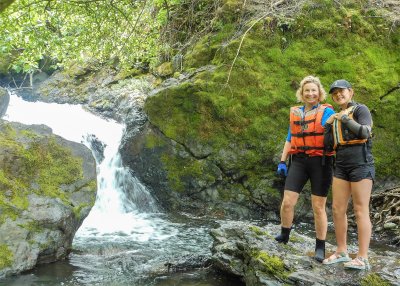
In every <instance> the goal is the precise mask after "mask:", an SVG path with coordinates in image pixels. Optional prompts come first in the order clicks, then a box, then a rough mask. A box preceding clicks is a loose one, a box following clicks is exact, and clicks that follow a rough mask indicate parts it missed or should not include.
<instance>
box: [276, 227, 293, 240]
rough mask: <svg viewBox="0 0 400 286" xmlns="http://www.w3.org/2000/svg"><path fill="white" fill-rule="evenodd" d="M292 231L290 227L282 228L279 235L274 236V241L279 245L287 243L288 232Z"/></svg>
mask: <svg viewBox="0 0 400 286" xmlns="http://www.w3.org/2000/svg"><path fill="white" fill-rule="evenodd" d="M291 230H292V228H291V227H282V228H281V234H279V235H277V236H275V240H276V241H277V242H279V243H284V244H286V243H288V241H289V235H290V231H291Z"/></svg>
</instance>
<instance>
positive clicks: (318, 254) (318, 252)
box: [314, 238, 325, 262]
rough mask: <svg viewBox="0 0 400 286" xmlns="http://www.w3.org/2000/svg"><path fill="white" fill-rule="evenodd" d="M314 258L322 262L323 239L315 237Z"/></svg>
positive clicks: (323, 252) (323, 251)
mask: <svg viewBox="0 0 400 286" xmlns="http://www.w3.org/2000/svg"><path fill="white" fill-rule="evenodd" d="M314 259H315V260H317V261H318V262H322V261H323V260H324V259H325V240H321V239H318V238H316V239H315V255H314Z"/></svg>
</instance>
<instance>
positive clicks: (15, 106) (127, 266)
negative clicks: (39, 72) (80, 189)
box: [0, 94, 225, 286]
mask: <svg viewBox="0 0 400 286" xmlns="http://www.w3.org/2000/svg"><path fill="white" fill-rule="evenodd" d="M2 119H4V120H7V121H15V122H20V123H23V124H27V125H31V124H45V125H47V126H49V127H50V128H52V130H53V133H54V134H57V135H59V136H61V137H63V138H65V139H67V140H70V141H75V142H82V143H84V144H85V145H86V146H88V147H89V148H92V152H93V155H94V157H95V158H97V157H98V158H97V159H96V160H98V161H99V162H98V164H97V198H96V202H95V205H94V206H93V208H92V210H91V211H90V213H89V215H88V217H86V219H85V220H84V222H83V224H82V226H81V227H80V228H79V230H78V231H77V233H76V234H75V237H74V241H73V251H72V253H71V254H70V255H69V257H68V263H67V265H65V264H63V263H62V262H59V263H54V264H48V265H45V266H43V268H38V269H37V270H36V271H35V272H34V273H35V274H34V275H31V274H29V273H28V274H22V275H21V276H18V277H16V278H10V279H9V280H7V281H5V282H4V283H6V284H2V282H1V280H0V285H32V286H33V285H39V284H40V281H45V282H46V283H47V282H48V281H52V282H51V283H52V284H51V285H136V286H149V285H158V282H157V281H159V283H161V284H160V285H172V284H168V283H169V282H168V280H169V279H170V278H169V277H168V276H165V274H163V275H162V277H161V278H155V276H154V273H155V270H157V269H161V270H162V269H163V267H165V263H166V262H168V261H171V260H176V259H178V258H180V257H186V256H188V255H189V257H192V255H200V256H202V255H210V251H209V245H210V244H211V240H210V239H211V238H210V236H209V235H208V229H209V227H208V226H206V225H203V223H202V222H201V221H196V220H195V219H190V218H186V219H184V220H182V218H180V219H178V222H173V221H171V218H170V217H169V216H168V215H167V214H164V213H161V212H160V211H159V210H158V209H157V206H156V204H155V203H154V199H153V198H152V196H151V195H150V193H149V192H148V190H147V189H146V188H145V186H144V185H142V184H141V183H140V182H139V181H138V179H137V178H136V177H135V176H133V175H132V174H131V172H130V170H129V169H128V168H125V167H124V166H123V165H122V163H121V156H120V154H119V152H118V148H119V144H120V141H121V137H122V135H123V131H124V126H122V125H121V124H118V123H117V122H115V121H112V120H104V119H102V118H100V117H97V116H95V115H93V114H92V113H90V112H87V111H85V110H84V109H83V108H82V107H81V106H79V105H69V104H56V103H42V102H27V101H24V100H22V99H21V98H19V97H17V96H16V95H14V94H11V98H10V103H9V106H8V109H7V113H6V115H5V116H4V117H3V118H2ZM93 138H95V143H99V144H100V145H103V146H105V148H104V152H103V153H104V159H103V160H101V158H100V157H101V156H99V152H98V150H97V149H96V146H98V145H96V144H94V145H93V142H94V141H93ZM99 141H100V142H99ZM60 267H61V269H63V271H59V269H60ZM71 269H73V270H71ZM42 271H43V272H42ZM161 273H163V272H162V271H161ZM188 275H189V277H190V278H188V277H186V278H182V279H189V281H190V280H191V279H193V281H194V282H193V283H194V284H190V283H189V282H185V285H198V284H197V282H198V281H202V280H203V279H204V278H202V277H200V278H196V275H195V276H192V274H188ZM41 279H43V280H41ZM175 279H178V280H179V278H177V277H176V276H174V277H171V281H173V282H171V283H175V282H174V280H175ZM163 281H164V282H165V283H167V284H163V283H164V282H163ZM186 281H187V280H186ZM13 283H15V284H13ZM30 283H31V284H30ZM36 283H39V284H36ZM46 283H45V284H46ZM63 283H64V284H63ZM132 283H133V284H132ZM221 283H223V282H221ZM40 285H42V284H40ZM46 285H49V284H46ZM174 285H175V284H174ZM209 285H225V284H219V282H218V283H217V284H209Z"/></svg>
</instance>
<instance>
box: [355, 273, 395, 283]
mask: <svg viewBox="0 0 400 286" xmlns="http://www.w3.org/2000/svg"><path fill="white" fill-rule="evenodd" d="M389 285H391V284H390V283H389V282H387V281H386V280H384V279H382V278H381V277H380V276H379V275H378V274H376V273H370V274H368V275H367V276H365V277H363V279H362V280H361V286H389Z"/></svg>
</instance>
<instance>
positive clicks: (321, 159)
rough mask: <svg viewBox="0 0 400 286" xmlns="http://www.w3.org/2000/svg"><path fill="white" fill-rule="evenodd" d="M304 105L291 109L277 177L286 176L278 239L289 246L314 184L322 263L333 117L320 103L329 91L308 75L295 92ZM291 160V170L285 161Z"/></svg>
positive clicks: (318, 255) (318, 257) (317, 256)
mask: <svg viewBox="0 0 400 286" xmlns="http://www.w3.org/2000/svg"><path fill="white" fill-rule="evenodd" d="M296 97H297V99H298V100H299V101H300V102H302V103H303V104H302V105H300V106H294V107H292V108H291V109H290V127H289V133H288V136H287V138H286V142H285V145H284V148H283V151H282V156H281V162H280V163H279V165H278V171H277V172H278V174H280V175H284V176H287V177H286V180H285V190H284V195H283V200H282V205H281V209H280V215H281V233H280V234H279V235H278V236H276V237H275V240H276V241H278V242H280V243H287V242H288V241H289V235H290V231H291V228H292V223H293V218H294V209H295V206H296V203H297V200H298V198H299V195H300V193H301V191H302V190H303V187H304V185H305V184H306V182H307V181H308V180H310V182H311V203H312V209H313V213H314V224H315V232H316V242H315V256H314V258H315V259H316V260H317V261H319V262H322V261H323V260H324V258H325V238H326V233H327V227H328V222H327V215H326V210H325V206H326V197H327V195H328V191H329V188H330V186H331V183H332V155H333V153H332V152H331V153H327V152H325V150H324V143H323V142H324V127H323V126H324V124H325V122H326V120H327V119H328V118H329V117H330V116H331V115H332V114H334V111H333V108H332V106H331V105H329V104H321V102H323V101H324V100H325V98H326V92H325V90H324V88H323V86H322V84H321V82H320V80H319V79H318V78H317V77H314V76H307V77H305V78H304V79H303V80H302V81H301V82H300V87H299V89H298V90H297V92H296ZM289 156H290V157H291V161H290V162H291V163H290V168H289V169H288V168H287V165H286V161H287V160H288V158H289Z"/></svg>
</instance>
